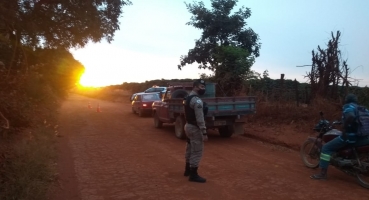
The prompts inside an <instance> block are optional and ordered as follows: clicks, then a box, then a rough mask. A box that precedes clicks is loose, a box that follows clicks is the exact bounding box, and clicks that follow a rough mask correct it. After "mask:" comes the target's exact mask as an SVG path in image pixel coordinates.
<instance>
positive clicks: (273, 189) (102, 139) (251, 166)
mask: <svg viewBox="0 0 369 200" xmlns="http://www.w3.org/2000/svg"><path fill="white" fill-rule="evenodd" d="M88 102H91V105H92V106H93V108H92V109H88V108H87V105H88ZM98 102H99V103H100V108H101V112H96V105H97V103H98ZM60 115H61V116H60V117H61V118H60V124H59V125H60V130H59V131H60V134H61V135H62V137H60V138H59V142H58V147H59V154H60V159H59V163H58V166H59V174H60V185H61V189H59V190H57V191H55V192H53V195H52V196H53V197H52V199H54V200H67V199H68V200H74V199H83V200H108V199H238V200H239V199H324V198H330V199H334V198H338V199H342V198H345V199H356V200H358V199H369V191H368V190H366V189H364V188H361V187H360V186H359V185H358V184H356V182H355V179H354V178H352V177H349V176H347V175H345V174H343V173H342V172H339V171H338V170H336V169H333V167H332V168H331V170H330V172H329V180H327V181H314V180H311V179H310V178H309V175H311V174H312V173H314V172H317V171H314V170H310V169H307V168H305V167H304V166H303V165H302V162H301V160H300V158H299V155H298V152H295V151H290V150H286V149H283V148H280V147H278V146H273V145H267V144H263V143H261V142H258V141H256V140H252V139H249V138H247V137H244V136H235V137H232V138H228V139H224V138H220V137H219V136H218V135H217V134H216V133H210V136H209V141H208V142H207V143H206V144H205V152H204V157H203V160H202V162H201V163H200V168H199V174H200V175H202V176H204V177H205V178H207V180H208V181H207V183H205V184H201V183H193V182H189V181H188V179H187V178H186V177H184V176H183V170H184V148H185V141H182V140H179V139H177V138H176V137H175V136H174V133H173V126H172V125H166V126H165V127H163V128H162V129H155V128H154V126H153V120H152V118H151V117H146V118H139V117H138V116H137V115H134V114H132V113H131V108H130V105H129V104H128V103H112V102H107V101H101V100H96V99H89V98H86V97H82V96H78V95H71V96H70V98H69V100H68V101H66V102H65V103H64V104H63V106H62V109H61V113H60Z"/></svg>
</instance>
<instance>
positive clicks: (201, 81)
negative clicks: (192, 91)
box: [193, 79, 206, 87]
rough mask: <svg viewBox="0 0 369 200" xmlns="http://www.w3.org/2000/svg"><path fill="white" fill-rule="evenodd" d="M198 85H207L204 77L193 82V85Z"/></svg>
mask: <svg viewBox="0 0 369 200" xmlns="http://www.w3.org/2000/svg"><path fill="white" fill-rule="evenodd" d="M197 85H204V86H206V85H205V81H204V80H202V79H197V80H195V81H194V82H193V86H194V87H195V86H197Z"/></svg>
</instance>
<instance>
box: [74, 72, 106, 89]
mask: <svg viewBox="0 0 369 200" xmlns="http://www.w3.org/2000/svg"><path fill="white" fill-rule="evenodd" d="M79 84H81V86H83V87H100V86H102V85H101V83H99V82H98V81H96V77H94V76H91V74H90V75H89V74H88V73H86V72H85V73H83V74H82V76H81V79H80V80H79Z"/></svg>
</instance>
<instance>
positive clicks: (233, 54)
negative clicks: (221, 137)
mask: <svg viewBox="0 0 369 200" xmlns="http://www.w3.org/2000/svg"><path fill="white" fill-rule="evenodd" d="M237 2H238V1H237V0H211V5H212V10H208V9H207V8H205V6H204V3H203V2H194V3H193V4H187V3H186V7H187V9H188V11H189V12H190V13H191V14H192V15H193V16H192V17H191V21H190V22H188V23H187V25H191V26H194V27H195V28H198V29H201V30H202V35H201V38H200V39H198V40H197V41H196V43H195V47H194V48H193V49H190V50H189V51H188V54H187V55H184V56H181V58H180V65H178V69H180V70H181V69H182V67H184V66H185V65H187V64H192V63H194V62H197V63H199V66H198V67H199V68H200V69H201V68H202V69H210V70H212V71H213V72H215V77H216V78H220V77H222V75H224V73H227V75H232V76H233V75H236V74H237V76H238V77H239V75H241V76H243V75H246V73H247V72H248V71H249V69H250V67H251V65H252V63H253V62H254V59H255V57H258V56H259V49H260V46H261V44H260V43H259V36H258V35H257V34H256V33H255V32H254V31H253V30H252V29H251V28H246V25H247V23H246V19H248V18H249V17H250V16H251V10H250V9H249V8H245V7H244V6H242V7H241V8H240V9H239V10H238V11H237V12H234V13H231V11H232V10H233V8H234V6H236V3H237ZM228 47H232V48H228ZM231 59H234V60H233V61H231ZM236 63H237V64H236ZM241 63H243V64H246V65H245V66H242V65H241ZM250 64H251V65H250ZM229 65H232V66H229ZM229 70H234V71H229ZM238 73H241V74H238ZM237 76H235V77H232V78H229V80H232V82H233V83H232V84H227V85H228V86H223V89H224V90H227V91H228V90H235V89H236V90H237V86H236V85H235V84H234V83H235V80H236V79H238V78H237ZM233 80H234V81H233ZM220 82H221V81H219V79H218V85H219V84H220ZM238 84H239V83H238Z"/></svg>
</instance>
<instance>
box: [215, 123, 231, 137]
mask: <svg viewBox="0 0 369 200" xmlns="http://www.w3.org/2000/svg"><path fill="white" fill-rule="evenodd" d="M218 132H219V134H220V136H221V137H231V136H232V135H233V132H234V129H233V127H232V126H222V127H219V128H218Z"/></svg>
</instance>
